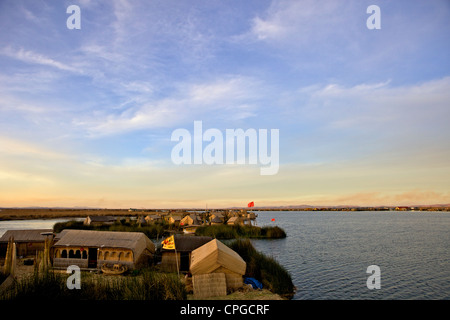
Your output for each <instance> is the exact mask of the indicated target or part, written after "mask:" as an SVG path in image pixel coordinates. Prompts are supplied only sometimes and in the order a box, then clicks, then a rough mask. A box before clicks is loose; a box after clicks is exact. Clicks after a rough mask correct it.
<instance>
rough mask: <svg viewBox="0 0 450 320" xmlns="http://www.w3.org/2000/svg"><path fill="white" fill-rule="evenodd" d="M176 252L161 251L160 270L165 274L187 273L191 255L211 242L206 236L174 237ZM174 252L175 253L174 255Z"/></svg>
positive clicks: (178, 235) (177, 235) (176, 235)
mask: <svg viewBox="0 0 450 320" xmlns="http://www.w3.org/2000/svg"><path fill="white" fill-rule="evenodd" d="M174 240H175V248H176V250H166V249H162V250H161V269H162V270H164V271H167V272H176V271H177V264H178V270H180V271H189V266H190V264H191V253H192V251H193V250H195V249H197V248H199V247H201V246H202V245H204V244H205V243H207V242H209V241H211V240H212V238H211V237H207V236H192V235H180V234H175V235H174ZM175 251H176V253H175Z"/></svg>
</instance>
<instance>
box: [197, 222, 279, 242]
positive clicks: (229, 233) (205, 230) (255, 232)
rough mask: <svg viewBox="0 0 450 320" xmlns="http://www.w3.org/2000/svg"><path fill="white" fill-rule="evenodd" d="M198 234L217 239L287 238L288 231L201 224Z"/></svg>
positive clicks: (270, 228) (272, 228)
mask: <svg viewBox="0 0 450 320" xmlns="http://www.w3.org/2000/svg"><path fill="white" fill-rule="evenodd" d="M195 234H196V235H197V236H210V237H213V238H217V239H238V238H256V239H280V238H286V232H285V231H284V230H283V229H281V228H280V227H277V226H275V227H262V228H261V227H256V226H248V225H246V226H241V225H226V224H217V225H211V226H201V227H199V228H197V231H196V232H195Z"/></svg>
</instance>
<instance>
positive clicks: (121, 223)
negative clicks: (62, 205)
mask: <svg viewBox="0 0 450 320" xmlns="http://www.w3.org/2000/svg"><path fill="white" fill-rule="evenodd" d="M169 227H170V226H169V225H168V224H166V223H162V222H156V223H153V224H145V225H140V224H139V223H138V222H137V221H130V222H127V221H126V220H125V219H121V220H119V219H118V220H117V221H116V222H115V223H113V224H112V225H99V226H87V225H84V224H83V221H75V220H71V221H67V222H59V223H56V224H55V225H54V226H53V231H54V232H57V233H58V232H61V231H62V230H64V229H78V230H97V231H123V232H142V233H144V234H145V235H146V236H147V237H148V238H150V239H156V238H160V237H161V236H162V235H163V234H164V233H165V231H166V230H168V229H169Z"/></svg>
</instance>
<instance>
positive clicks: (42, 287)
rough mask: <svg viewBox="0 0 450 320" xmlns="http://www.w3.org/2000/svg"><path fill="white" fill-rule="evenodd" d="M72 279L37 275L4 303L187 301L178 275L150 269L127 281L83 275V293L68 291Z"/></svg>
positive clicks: (19, 285) (22, 282)
mask: <svg viewBox="0 0 450 320" xmlns="http://www.w3.org/2000/svg"><path fill="white" fill-rule="evenodd" d="M68 276H69V275H64V274H61V273H55V272H53V271H46V272H39V273H38V272H36V273H34V274H32V275H30V276H29V277H27V278H24V279H22V280H20V281H18V283H17V284H16V285H15V286H14V289H12V290H10V291H7V292H6V293H4V294H3V296H0V300H11V299H15V300H16V299H17V300H21V299H26V300H30V299H32V300H42V299H46V300H185V299H186V297H187V293H186V289H185V285H184V284H183V283H182V282H181V281H180V280H179V278H178V277H177V275H176V274H168V273H157V272H155V271H153V270H150V269H148V270H147V269H146V270H140V271H139V272H137V275H134V276H131V275H130V276H125V277H123V276H120V277H114V276H112V277H105V276H103V275H100V276H99V275H95V274H89V273H82V275H81V277H82V284H81V286H82V287H81V288H82V290H77V289H72V290H70V289H68V288H67V284H66V281H67V277H68ZM43 293H45V294H43Z"/></svg>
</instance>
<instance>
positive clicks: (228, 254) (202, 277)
mask: <svg viewBox="0 0 450 320" xmlns="http://www.w3.org/2000/svg"><path fill="white" fill-rule="evenodd" d="M246 267H247V264H246V263H245V261H244V260H243V259H242V258H241V256H240V255H239V254H238V253H237V252H235V251H234V250H232V249H231V248H229V247H227V246H226V245H225V244H223V243H222V242H220V241H219V240H217V239H213V240H211V241H210V242H208V243H206V244H204V245H203V246H201V247H200V248H198V249H196V250H194V251H192V254H191V267H190V272H191V274H192V282H193V287H194V295H196V296H198V297H207V296H211V294H212V293H208V292H206V291H211V289H212V288H213V287H223V285H225V286H226V290H234V289H237V288H240V287H242V285H243V275H244V274H245V269H246ZM212 274H224V276H219V275H212ZM208 275H209V276H208ZM220 279H224V280H223V281H224V282H223V281H222V280H220ZM208 281H212V282H211V283H208ZM213 282H214V283H213ZM199 283H200V284H199ZM221 291H222V292H223V290H221Z"/></svg>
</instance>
